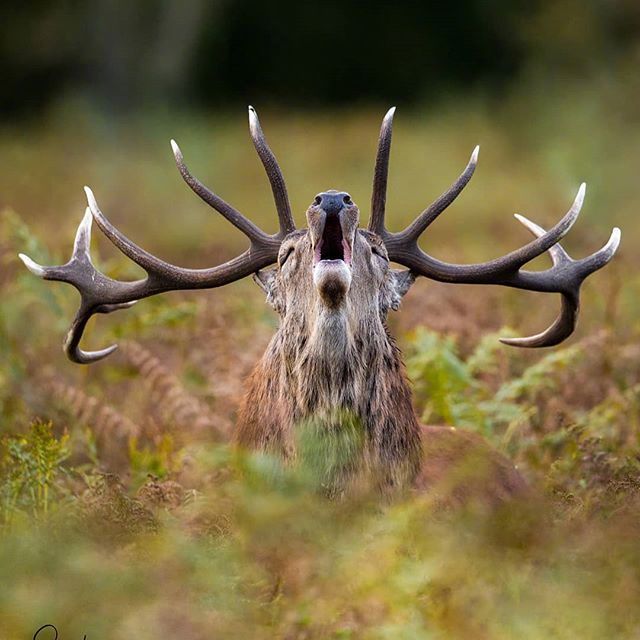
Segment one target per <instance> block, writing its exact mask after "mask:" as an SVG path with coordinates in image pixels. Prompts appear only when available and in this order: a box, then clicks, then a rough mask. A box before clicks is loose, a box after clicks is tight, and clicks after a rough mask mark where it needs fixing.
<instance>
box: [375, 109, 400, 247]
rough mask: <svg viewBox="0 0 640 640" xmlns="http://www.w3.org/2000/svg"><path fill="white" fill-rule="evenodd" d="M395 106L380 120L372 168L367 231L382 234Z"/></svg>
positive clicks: (383, 231) (383, 230)
mask: <svg viewBox="0 0 640 640" xmlns="http://www.w3.org/2000/svg"><path fill="white" fill-rule="evenodd" d="M395 113H396V108H395V107H391V109H389V111H387V113H386V115H385V116H384V118H383V120H382V126H381V127H380V137H379V138H378V150H377V152H376V164H375V167H374V170H373V189H372V192H371V218H370V219H369V231H372V232H373V233H377V234H378V235H380V236H382V235H384V233H385V223H384V217H385V211H386V206H387V180H388V178H389V156H390V154H391V136H392V134H393V116H394V115H395Z"/></svg>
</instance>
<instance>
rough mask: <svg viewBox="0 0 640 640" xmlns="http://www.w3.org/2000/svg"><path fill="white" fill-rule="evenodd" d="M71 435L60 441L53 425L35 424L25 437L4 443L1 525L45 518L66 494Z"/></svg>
mask: <svg viewBox="0 0 640 640" xmlns="http://www.w3.org/2000/svg"><path fill="white" fill-rule="evenodd" d="M68 439H69V438H68V435H66V434H65V435H63V436H62V437H60V438H56V437H55V436H54V434H53V427H52V425H51V423H50V422H38V421H36V422H34V423H33V424H32V425H31V427H30V428H29V431H28V433H27V434H26V435H24V436H5V437H4V438H3V440H2V441H1V442H0V453H1V457H0V500H1V502H2V519H1V522H0V524H2V525H3V526H10V525H11V524H12V522H13V521H14V519H15V518H16V517H17V516H19V515H20V514H24V515H29V516H32V517H34V518H36V519H41V518H45V517H46V516H47V515H48V513H49V510H50V507H51V505H52V503H53V498H54V495H52V494H55V497H56V498H59V497H61V496H62V495H63V494H64V489H63V487H62V485H61V483H60V482H59V481H60V479H61V476H62V474H63V470H62V463H63V462H64V461H65V460H66V459H67V458H68V457H69V453H70V451H69V447H68Z"/></svg>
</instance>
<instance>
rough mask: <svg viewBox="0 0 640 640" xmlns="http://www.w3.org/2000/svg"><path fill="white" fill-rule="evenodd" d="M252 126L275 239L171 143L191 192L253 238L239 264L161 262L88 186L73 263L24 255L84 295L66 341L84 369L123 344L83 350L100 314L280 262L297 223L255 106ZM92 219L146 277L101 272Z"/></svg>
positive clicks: (43, 273)
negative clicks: (274, 214)
mask: <svg viewBox="0 0 640 640" xmlns="http://www.w3.org/2000/svg"><path fill="white" fill-rule="evenodd" d="M249 122H250V129H251V136H252V138H253V141H254V144H255V146H256V149H257V150H258V154H259V155H260V159H261V160H262V163H263V165H264V166H265V169H266V171H267V175H268V177H269V181H270V182H271V185H272V189H273V193H274V197H275V200H276V208H277V211H278V217H279V220H280V231H279V232H278V233H276V234H275V235H269V234H267V233H265V232H264V231H262V230H261V229H260V228H259V227H257V226H256V225H255V224H254V223H253V222H251V220H249V219H248V218H246V217H245V216H243V215H242V214H241V213H240V212H239V211H237V210H236V209H235V208H234V207H232V206H231V205H230V204H228V203H227V202H225V201H224V200H223V199H222V198H220V197H219V196H217V195H216V194H215V193H213V192H212V191H210V190H209V189H208V188H207V187H205V186H204V185H203V184H202V183H201V182H200V181H199V180H198V179H197V178H195V177H193V176H192V175H191V173H190V172H189V170H188V168H187V166H186V164H185V163H184V158H183V156H182V152H181V151H180V149H179V147H178V145H177V144H176V143H175V141H173V140H172V141H171V146H172V148H173V153H174V155H175V159H176V164H177V165H178V169H179V171H180V174H181V175H182V177H183V178H184V180H185V182H186V183H187V184H188V185H189V187H191V189H192V190H193V191H194V192H195V193H196V194H197V195H198V196H200V198H202V199H203V200H204V201H205V202H206V203H207V204H209V205H211V206H212V207H213V208H214V209H215V210H216V211H218V212H219V213H220V214H222V215H223V216H224V217H225V218H226V219H227V220H229V222H231V224H233V225H234V226H235V227H236V228H238V229H239V230H240V231H242V232H243V233H244V234H245V235H246V236H247V238H249V241H250V246H249V249H247V250H246V251H245V252H244V253H242V254H241V255H239V256H238V257H236V258H234V259H233V260H230V261H229V262H226V263H224V264H221V265H219V266H217V267H212V268H210V269H185V268H182V267H177V266H174V265H172V264H170V263H168V262H164V261H163V260H160V258H157V257H156V256H154V255H152V254H150V253H148V252H147V251H145V250H144V249H142V248H140V247H139V246H138V245H136V244H135V243H134V242H132V241H131V240H129V239H128V238H127V237H126V236H125V235H124V234H123V233H122V232H121V231H119V230H118V229H117V228H116V227H114V226H113V225H112V224H111V223H110V222H109V221H108V220H107V218H106V217H105V216H104V214H103V213H102V212H101V211H100V208H99V207H98V203H97V202H96V199H95V197H94V195H93V192H92V191H91V189H89V187H85V192H86V195H87V201H88V204H89V206H88V207H87V209H86V211H85V215H84V218H83V219H82V222H81V223H80V226H79V227H78V231H77V233H76V238H75V243H74V247H73V253H72V255H71V259H70V260H69V261H68V262H67V263H66V264H64V265H61V266H51V267H43V266H41V265H39V264H37V263H36V262H34V261H33V260H31V258H29V257H28V256H26V255H24V254H20V255H19V257H20V259H21V260H22V261H23V262H24V264H25V265H26V267H27V268H28V269H29V270H30V271H31V272H33V273H35V274H36V275H37V276H40V277H41V278H44V279H45V280H58V281H60V282H67V283H69V284H71V285H73V286H74V287H75V288H76V289H77V290H78V291H79V292H80V298H81V300H80V308H79V309H78V312H77V313H76V316H75V318H74V320H73V322H72V324H71V328H70V329H69V332H68V333H67V337H66V339H65V341H64V351H65V353H66V354H67V356H68V357H69V359H70V360H72V361H73V362H77V363H79V364H90V363H92V362H96V361H98V360H101V359H102V358H105V357H106V356H108V355H109V354H110V353H112V352H113V351H115V349H117V345H112V346H110V347H107V348H106V349H101V350H99V351H83V350H82V349H81V348H80V340H81V338H82V333H83V331H84V328H85V327H86V325H87V322H88V321H89V319H90V318H91V316H93V315H94V314H96V313H111V312H113V311H117V310H118V309H125V308H128V307H130V306H131V305H133V304H135V303H136V302H137V301H138V300H141V299H142V298H148V297H149V296H153V295H156V294H158V293H163V292H165V291H176V290H180V289H211V288H214V287H220V286H222V285H225V284H229V283H230V282H234V281H236V280H240V279H241V278H244V277H245V276H248V275H250V274H251V273H255V272H256V271H258V270H259V269H263V268H264V267H266V266H268V265H270V264H272V263H274V262H275V261H276V260H277V257H278V250H279V248H280V244H281V242H282V240H283V238H284V237H285V236H286V235H287V234H288V233H290V232H291V231H293V230H295V224H294V222H293V217H292V216H291V208H290V206H289V201H288V197H287V190H286V187H285V184H284V179H283V177H282V172H281V171H280V168H279V166H278V163H277V161H276V159H275V157H274V155H273V153H272V152H271V150H270V149H269V147H268V146H267V143H266V141H265V139H264V136H263V134H262V130H261V128H260V123H259V122H258V116H257V114H256V112H255V110H254V109H253V108H252V107H249ZM92 220H95V222H96V224H97V225H98V227H100V229H101V230H102V231H103V233H104V234H105V235H106V236H107V238H109V240H111V242H112V243H113V244H114V245H115V246H116V247H117V248H118V249H120V251H122V253H124V254H125V255H126V256H127V257H128V258H130V259H131V260H132V261H133V262H135V263H136V264H137V265H139V266H140V267H142V268H143V269H144V270H145V271H146V273H147V277H146V278H144V279H142V280H136V281H134V282H120V281H118V280H113V279H111V278H109V277H107V276H105V275H104V274H103V273H101V272H100V271H98V270H97V269H96V268H95V266H94V265H93V262H92V261H91V256H90V253H89V250H90V243H91V223H92Z"/></svg>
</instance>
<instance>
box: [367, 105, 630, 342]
mask: <svg viewBox="0 0 640 640" xmlns="http://www.w3.org/2000/svg"><path fill="white" fill-rule="evenodd" d="M393 113H394V110H393V109H392V110H390V111H389V112H388V113H387V115H386V116H385V119H384V120H383V123H382V128H381V131H380V140H379V143H378V154H377V158H376V168H375V174H374V183H373V198H372V213H371V219H370V222H369V230H371V231H373V232H375V233H377V234H378V235H380V236H381V238H382V239H383V241H384V243H385V245H386V247H387V251H388V254H389V259H390V260H392V261H394V262H397V263H399V264H402V265H404V266H406V267H408V268H409V269H411V271H412V272H413V273H414V274H416V275H421V276H425V277H427V278H431V279H432V280H438V281H440V282H450V283H464V284H499V285H504V286H507V287H514V288H517V289H527V290H530V291H542V292H552V293H560V294H561V296H562V306H561V311H560V315H559V316H558V318H557V319H556V321H555V322H554V323H553V324H552V325H551V326H550V327H549V328H548V329H547V330H546V331H543V332H542V333H539V334H537V335H535V336H531V337H529V338H505V339H503V340H502V342H504V343H505V344H510V345H514V346H519V347H551V346H554V345H556V344H559V343H560V342H562V341H563V340H565V339H566V338H568V337H569V336H570V335H571V334H572V333H573V331H574V329H575V326H576V321H577V318H578V309H579V300H580V286H581V285H582V283H583V282H584V280H585V279H586V278H587V277H588V276H589V275H591V274H592V273H593V272H594V271H597V270H598V269H601V268H602V267H604V265H606V264H607V263H608V262H609V261H610V260H611V258H612V257H613V256H614V254H615V252H616V251H617V249H618V246H619V244H620V229H618V228H617V227H616V228H614V229H613V231H612V233H611V237H610V238H609V240H608V242H607V243H606V244H605V246H604V247H602V249H600V250H599V251H597V252H596V253H594V254H592V255H590V256H588V257H586V258H583V259H581V260H574V259H572V258H570V257H569V255H568V254H567V253H566V251H565V250H564V249H563V248H562V247H561V246H560V245H559V244H558V242H559V241H560V240H561V239H562V238H563V237H564V236H565V235H566V233H567V232H568V231H569V229H570V228H571V227H572V226H573V223H574V222H575V221H576V219H577V217H578V215H579V213H580V209H581V208H582V203H583V200H584V195H585V190H586V185H585V184H584V183H583V184H582V185H581V186H580V188H579V189H578V194H577V196H576V198H575V201H574V203H573V205H572V206H571V208H570V209H569V211H568V212H567V213H566V214H565V216H564V217H563V218H562V219H561V220H560V221H559V222H558V223H557V224H556V225H555V226H553V227H552V228H551V229H549V231H545V230H544V229H543V228H542V227H539V226H538V225H537V224H535V223H534V222H531V221H530V220H527V218H525V217H524V216H520V215H517V214H516V219H517V220H519V221H520V222H521V223H522V224H523V225H524V226H525V227H527V229H529V231H531V232H532V233H533V235H535V236H536V239H535V240H533V241H531V242H530V243H529V244H526V245H525V246H523V247H521V248H520V249H517V250H515V251H512V252H511V253H508V254H506V255H505V256H502V257H500V258H496V259H494V260H490V261H489V262H483V263H479V264H469V265H457V264H451V263H448V262H442V261H440V260H437V259H436V258H433V257H431V256H430V255H428V254H426V253H424V252H423V251H422V250H421V249H420V247H419V246H418V239H419V238H420V236H421V235H422V233H423V232H424V231H425V229H426V228H427V227H428V226H429V225H430V224H431V223H432V222H433V221H434V220H435V219H436V218H437V217H438V216H439V215H440V214H441V213H442V212H443V211H444V210H445V209H446V208H447V207H448V206H449V205H450V204H451V203H452V202H453V201H454V200H455V199H456V198H457V197H458V195H459V194H460V192H461V191H462V189H464V187H465V186H466V185H467V183H468V182H469V180H470V179H471V176H472V175H473V172H474V171H475V168H476V164H477V161H478V152H479V147H476V148H475V149H474V151H473V153H472V154H471V159H470V160H469V163H468V164H467V166H466V168H465V170H464V171H463V172H462V174H461V175H460V177H459V178H458V179H457V180H456V181H455V182H454V183H453V184H452V185H451V187H450V188H449V189H448V190H447V191H445V192H444V193H443V194H442V195H441V196H440V197H439V198H438V199H437V200H436V201H435V202H434V203H433V204H431V205H430V206H429V207H428V208H427V209H425V210H424V211H423V212H422V213H421V214H420V215H419V216H418V217H417V218H416V219H415V220H414V221H413V222H412V223H411V224H410V225H409V226H408V227H407V228H406V229H404V230H403V231H400V232H397V233H391V232H389V231H387V229H386V227H385V222H384V212H385V199H386V193H385V192H386V183H387V174H388V166H389V152H390V149H391V127H392V120H393ZM545 251H548V252H549V254H550V255H551V258H552V261H553V266H552V267H551V268H550V269H547V270H546V271H539V272H532V271H525V270H522V267H523V266H524V265H525V264H527V263H528V262H530V261H531V260H533V259H534V258H536V257H537V256H539V255H542V254H543V253H544V252H545Z"/></svg>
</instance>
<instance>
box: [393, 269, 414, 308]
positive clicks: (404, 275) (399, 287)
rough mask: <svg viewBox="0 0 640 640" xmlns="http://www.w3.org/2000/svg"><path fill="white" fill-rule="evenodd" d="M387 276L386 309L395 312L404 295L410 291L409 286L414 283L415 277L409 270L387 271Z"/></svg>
mask: <svg viewBox="0 0 640 640" xmlns="http://www.w3.org/2000/svg"><path fill="white" fill-rule="evenodd" d="M387 274H388V275H387V277H388V281H389V300H388V302H387V304H388V308H389V309H393V310H394V311H397V310H398V308H399V307H400V302H401V300H402V298H403V296H404V294H405V293H407V291H409V289H411V285H412V284H413V283H414V282H415V281H416V277H415V276H414V275H413V272H412V271H410V270H409V269H407V270H400V269H389V271H388V272H387Z"/></svg>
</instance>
